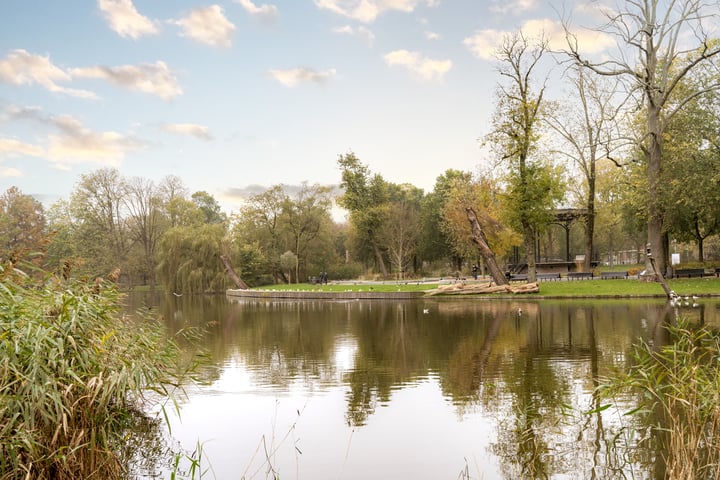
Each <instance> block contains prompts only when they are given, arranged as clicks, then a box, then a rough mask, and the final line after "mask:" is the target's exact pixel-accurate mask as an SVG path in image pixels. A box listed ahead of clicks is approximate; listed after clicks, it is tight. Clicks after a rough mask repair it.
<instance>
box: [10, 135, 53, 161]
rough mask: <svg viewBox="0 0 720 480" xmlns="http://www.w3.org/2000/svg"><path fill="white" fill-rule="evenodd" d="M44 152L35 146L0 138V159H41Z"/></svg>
mask: <svg viewBox="0 0 720 480" xmlns="http://www.w3.org/2000/svg"><path fill="white" fill-rule="evenodd" d="M44 154H45V150H44V149H43V148H42V147H39V146H37V145H31V144H29V143H25V142H20V141H18V140H15V139H12V138H0V158H3V157H13V156H20V157H41V156H43V155H44Z"/></svg>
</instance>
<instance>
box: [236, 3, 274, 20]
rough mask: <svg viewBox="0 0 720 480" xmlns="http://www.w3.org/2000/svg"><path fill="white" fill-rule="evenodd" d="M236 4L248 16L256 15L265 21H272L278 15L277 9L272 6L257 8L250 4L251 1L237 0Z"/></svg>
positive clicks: (266, 5)
mask: <svg viewBox="0 0 720 480" xmlns="http://www.w3.org/2000/svg"><path fill="white" fill-rule="evenodd" d="M237 3H239V4H240V6H241V7H243V8H244V9H245V10H246V11H247V12H248V13H249V14H251V15H257V16H258V17H261V18H264V19H267V20H273V19H274V18H275V17H277V14H278V8H277V7H276V6H275V5H272V4H264V5H260V6H257V5H255V4H254V3H253V2H252V0H237Z"/></svg>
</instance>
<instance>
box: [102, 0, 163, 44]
mask: <svg viewBox="0 0 720 480" xmlns="http://www.w3.org/2000/svg"><path fill="white" fill-rule="evenodd" d="M97 3H98V8H100V11H101V12H102V14H103V16H104V17H105V20H107V22H108V24H110V28H111V29H112V30H113V31H114V32H116V33H117V34H118V35H120V36H121V37H130V38H133V39H137V38H140V37H142V36H143V35H154V34H156V33H158V29H157V27H156V26H155V24H154V23H153V22H152V21H151V20H150V19H148V18H147V17H145V16H143V15H140V13H138V11H137V10H136V9H135V5H133V3H132V1H131V0H98V2H97Z"/></svg>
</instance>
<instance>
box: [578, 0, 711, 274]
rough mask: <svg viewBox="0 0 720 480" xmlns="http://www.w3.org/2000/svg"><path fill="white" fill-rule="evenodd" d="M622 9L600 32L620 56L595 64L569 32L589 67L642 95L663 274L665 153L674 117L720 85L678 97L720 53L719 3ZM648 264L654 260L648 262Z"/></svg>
mask: <svg viewBox="0 0 720 480" xmlns="http://www.w3.org/2000/svg"><path fill="white" fill-rule="evenodd" d="M622 6H623V10H620V11H615V10H613V11H610V12H608V13H606V16H607V22H605V24H604V25H603V26H602V27H600V28H599V30H600V31H602V32H604V33H608V34H610V35H611V36H612V37H613V38H615V39H616V42H617V52H618V53H617V55H616V56H614V57H607V56H605V57H604V58H603V59H602V60H599V61H593V60H591V59H589V58H586V57H584V56H583V55H582V54H581V53H580V50H579V46H578V42H577V40H576V38H575V37H574V36H572V35H571V34H570V33H569V28H567V27H566V31H568V38H569V50H570V51H569V53H570V55H571V56H572V57H574V58H575V60H576V61H578V62H579V63H580V64H582V65H583V66H584V67H585V68H588V69H590V70H592V71H593V72H595V73H597V74H600V75H605V76H618V77H622V78H623V79H624V80H627V84H628V89H629V91H632V92H636V93H638V101H639V103H640V105H641V106H642V108H643V116H644V126H643V129H642V131H641V132H639V135H638V139H637V144H638V146H639V147H640V149H641V150H642V152H643V154H644V157H645V162H646V176H647V189H648V195H647V199H648V203H647V239H648V244H649V245H650V248H651V249H652V252H653V257H654V258H655V260H656V265H657V268H658V270H659V271H660V272H664V271H665V270H666V266H667V257H668V252H667V248H666V242H665V241H664V240H665V233H666V229H665V225H664V214H665V207H666V203H667V201H668V199H667V198H666V197H665V196H664V195H663V191H662V179H663V167H664V160H663V159H664V155H663V150H664V148H665V146H664V142H665V134H666V132H667V129H668V126H669V122H670V121H671V120H672V117H673V116H674V115H675V114H677V113H678V112H679V111H680V110H682V109H683V108H684V107H685V106H686V105H687V104H688V102H690V101H691V100H693V99H694V98H696V97H698V96H702V95H703V94H705V93H707V92H709V91H713V90H717V89H718V88H719V87H720V84H719V83H718V79H717V77H716V78H715V79H714V80H713V81H712V82H710V83H708V84H705V85H698V86H697V87H698V88H694V89H688V90H687V94H686V95H678V92H677V90H678V86H679V85H681V83H682V82H683V80H684V79H686V78H688V77H689V76H690V74H691V72H693V71H694V70H696V69H700V68H705V67H711V68H714V67H713V66H712V65H711V64H712V59H713V57H715V56H716V55H717V54H718V53H720V44H718V43H717V42H713V41H712V39H711V37H710V34H709V31H710V29H711V27H713V26H714V25H716V24H717V22H718V20H719V19H720V15H718V8H717V3H716V2H706V1H705V0H628V1H626V2H623V3H622ZM648 262H649V259H648Z"/></svg>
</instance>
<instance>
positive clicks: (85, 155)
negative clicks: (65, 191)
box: [47, 115, 142, 170]
mask: <svg viewBox="0 0 720 480" xmlns="http://www.w3.org/2000/svg"><path fill="white" fill-rule="evenodd" d="M52 121H53V123H54V125H55V126H56V127H57V128H58V129H59V130H60V133H59V134H57V135H50V136H49V137H48V140H49V146H48V149H47V154H48V157H49V158H50V160H52V161H53V163H54V164H55V166H56V167H57V168H59V169H63V170H64V169H68V168H69V166H70V165H75V164H84V163H96V164H99V165H103V166H111V167H114V166H117V165H118V164H119V163H120V161H121V160H122V159H123V158H124V157H125V154H126V153H127V152H129V151H133V150H138V149H139V148H141V147H142V145H141V144H140V143H139V142H138V141H136V140H133V139H131V138H130V137H127V136H125V135H122V134H120V133H117V132H94V131H92V130H90V129H88V128H86V127H84V126H83V125H82V123H81V122H80V121H79V120H77V119H75V118H73V117H70V116H68V115H63V116H60V117H56V118H52Z"/></svg>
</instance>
